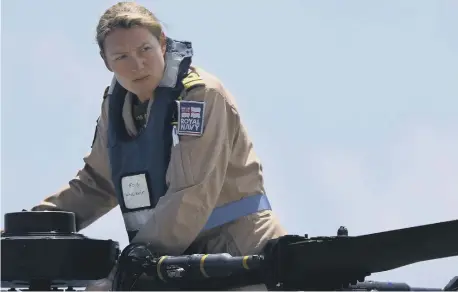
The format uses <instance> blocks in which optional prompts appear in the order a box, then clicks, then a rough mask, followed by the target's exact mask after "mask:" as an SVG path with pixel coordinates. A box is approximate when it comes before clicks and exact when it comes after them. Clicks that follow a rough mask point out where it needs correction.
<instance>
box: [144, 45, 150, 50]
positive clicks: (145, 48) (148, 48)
mask: <svg viewBox="0 0 458 292" xmlns="http://www.w3.org/2000/svg"><path fill="white" fill-rule="evenodd" d="M148 50H151V47H150V46H147V47H144V48H143V51H148Z"/></svg>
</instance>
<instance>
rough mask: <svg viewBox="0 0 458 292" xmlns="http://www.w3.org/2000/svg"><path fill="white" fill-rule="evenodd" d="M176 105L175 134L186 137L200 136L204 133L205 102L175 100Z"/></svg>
mask: <svg viewBox="0 0 458 292" xmlns="http://www.w3.org/2000/svg"><path fill="white" fill-rule="evenodd" d="M177 104H178V125H177V134H178V135H187V136H202V134H203V132H204V113H205V102H203V101H190V100H177Z"/></svg>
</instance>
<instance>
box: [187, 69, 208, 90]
mask: <svg viewBox="0 0 458 292" xmlns="http://www.w3.org/2000/svg"><path fill="white" fill-rule="evenodd" d="M182 83H183V86H184V89H185V90H186V91H189V90H191V89H192V88H194V87H196V86H203V85H205V83H204V81H203V80H202V78H201V77H200V75H199V74H197V72H195V71H191V72H189V74H188V75H186V77H184V78H183V81H182Z"/></svg>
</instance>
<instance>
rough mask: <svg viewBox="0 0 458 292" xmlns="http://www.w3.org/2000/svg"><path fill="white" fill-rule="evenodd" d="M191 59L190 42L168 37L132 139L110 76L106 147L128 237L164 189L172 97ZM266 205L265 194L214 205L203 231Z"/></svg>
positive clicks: (173, 109) (177, 92)
mask: <svg viewBox="0 0 458 292" xmlns="http://www.w3.org/2000/svg"><path fill="white" fill-rule="evenodd" d="M191 58H192V46H191V43H189V42H180V41H175V40H172V39H170V38H167V51H166V69H165V73H164V78H163V79H162V80H161V83H160V84H159V86H158V88H157V89H156V90H155V94H154V95H155V99H154V101H153V103H152V105H151V108H150V112H149V115H148V120H147V122H146V125H145V127H144V128H142V129H141V130H139V133H138V135H137V136H136V137H131V136H130V135H129V134H128V132H127V130H126V127H125V124H124V120H123V116H122V110H123V106H124V100H125V96H126V94H127V91H126V89H124V88H123V87H122V86H121V85H120V84H119V83H118V82H117V81H116V80H115V79H114V82H113V83H112V85H111V86H110V89H109V90H108V93H107V94H108V96H109V100H108V102H109V112H108V121H109V125H108V145H107V147H108V152H109V160H110V166H111V172H112V181H113V184H114V187H115V191H116V196H117V199H118V203H119V206H120V208H121V212H122V214H123V217H124V223H125V226H126V230H127V233H128V237H129V241H131V240H132V239H133V238H134V237H135V235H136V234H137V232H138V230H139V229H140V228H141V227H142V225H144V224H145V223H146V222H147V221H148V219H149V218H150V217H151V213H152V212H153V210H154V207H155V206H156V204H157V202H158V201H159V199H160V198H161V197H162V196H164V195H165V193H166V192H167V184H166V172H167V168H168V165H169V161H170V155H171V147H172V146H173V137H172V130H173V122H176V120H175V119H174V117H175V116H176V111H177V103H176V100H177V99H178V98H179V96H180V94H181V93H182V92H183V90H184V88H185V87H184V85H183V78H185V77H186V75H187V74H188V71H189V69H190V64H191ZM197 83H198V82H197ZM202 114H203V113H202ZM172 179H173V178H172ZM266 209H271V208H270V204H269V201H268V200H267V197H266V196H265V195H255V196H250V197H248V198H246V199H243V200H240V201H237V202H234V203H231V204H228V205H226V206H223V207H219V208H216V209H215V210H214V211H213V213H212V214H211V216H210V218H209V220H208V223H207V225H206V226H205V227H204V230H206V229H210V228H213V227H216V226H218V225H221V224H224V223H227V222H230V221H232V220H235V219H237V218H239V217H240V216H245V215H248V214H252V213H255V212H257V211H260V210H266Z"/></svg>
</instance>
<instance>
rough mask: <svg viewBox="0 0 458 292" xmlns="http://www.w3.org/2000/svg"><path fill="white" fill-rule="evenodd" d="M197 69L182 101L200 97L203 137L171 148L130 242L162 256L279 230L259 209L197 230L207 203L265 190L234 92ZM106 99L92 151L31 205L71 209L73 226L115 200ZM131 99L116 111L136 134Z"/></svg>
mask: <svg viewBox="0 0 458 292" xmlns="http://www.w3.org/2000/svg"><path fill="white" fill-rule="evenodd" d="M196 70H197V73H198V74H199V75H200V76H201V78H202V79H203V81H204V82H205V85H206V86H205V87H196V88H194V89H192V90H190V91H189V92H188V93H187V94H185V95H184V96H183V99H184V100H194V101H205V103H206V105H205V114H204V118H205V120H204V125H205V127H204V133H203V136H201V137H192V136H180V142H179V144H178V145H176V146H174V147H173V148H172V155H171V160H170V163H169V168H168V170H167V183H168V184H169V188H168V191H167V193H166V195H165V196H164V197H162V198H161V199H160V200H159V203H158V204H157V206H156V207H155V209H154V212H153V213H152V217H151V218H150V219H149V220H148V221H147V222H146V223H145V225H143V227H142V229H140V230H139V232H138V233H137V235H136V236H135V238H134V239H133V241H132V242H150V243H151V244H152V246H153V247H155V248H156V251H157V252H159V253H162V254H168V255H179V254H182V253H183V252H185V251H186V250H190V251H192V252H193V253H223V252H227V253H230V254H231V255H233V256H237V255H246V254H255V253H258V252H260V251H261V249H262V248H263V246H264V245H265V243H266V242H267V241H268V240H270V239H272V238H276V237H279V236H282V235H284V234H286V231H285V230H284V229H283V228H282V226H280V224H279V222H278V220H277V219H276V217H275V215H274V214H273V212H272V211H261V212H259V213H256V214H252V215H249V216H246V217H242V218H239V219H237V220H236V221H234V222H231V223H228V224H225V225H223V226H220V227H216V228H214V229H211V230H208V231H206V232H202V233H200V230H201V229H202V227H203V225H204V224H205V222H206V220H207V217H208V216H209V215H210V213H211V211H212V210H213V208H214V207H217V206H221V205H223V204H225V203H228V202H231V201H234V200H239V199H241V198H242V197H244V196H249V195H251V194H258V193H264V192H265V190H264V185H263V175H262V166H261V164H260V161H259V159H258V157H257V156H256V154H255V152H254V150H253V145H252V142H251V140H250V138H249V136H248V134H247V132H246V129H245V128H244V126H243V124H242V123H241V120H240V116H239V113H238V111H237V106H236V103H235V100H234V97H233V96H232V95H231V94H230V93H229V92H228V91H227V90H226V89H225V88H224V87H223V85H222V84H221V82H220V81H219V80H218V79H217V78H216V77H214V76H213V75H211V74H209V73H207V72H205V71H204V70H202V69H196ZM108 99H109V97H108V98H106V99H104V101H103V104H102V114H101V117H100V119H99V122H98V127H97V134H96V137H95V140H94V144H93V147H92V151H91V152H90V153H89V155H88V156H86V157H85V158H84V161H85V165H84V168H83V169H82V170H80V171H79V173H78V176H77V177H76V178H74V179H72V180H71V181H70V183H69V185H68V186H66V187H65V188H64V189H62V190H61V191H59V192H58V193H56V194H54V195H52V196H50V197H48V198H46V199H45V200H44V201H43V202H42V203H41V204H40V205H38V206H36V207H34V208H33V210H49V209H59V210H66V211H71V212H74V213H75V214H76V216H77V222H78V227H77V228H78V230H80V229H83V228H85V227H86V226H88V225H89V224H91V223H93V222H94V221H95V220H97V219H98V218H100V217H101V216H102V215H104V214H106V213H107V212H108V211H110V210H111V209H112V208H114V207H115V206H117V199H116V197H115V193H114V188H113V185H112V181H111V176H110V166H109V160H108V152H107V147H106V145H107V134H106V133H107V128H108V119H107V117H108ZM131 102H132V100H131V98H130V94H128V95H127V98H126V103H125V106H124V113H123V116H124V121H125V124H126V128H127V129H128V132H130V133H131V134H132V135H135V133H136V128H135V125H134V120H133V117H132V113H131V108H132V107H131V106H130V104H131ZM151 102H152V101H151ZM199 233H200V234H199ZM257 288H259V287H257ZM246 289H249V288H248V287H247V288H246ZM262 289H264V288H261V289H260V290H262Z"/></svg>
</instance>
